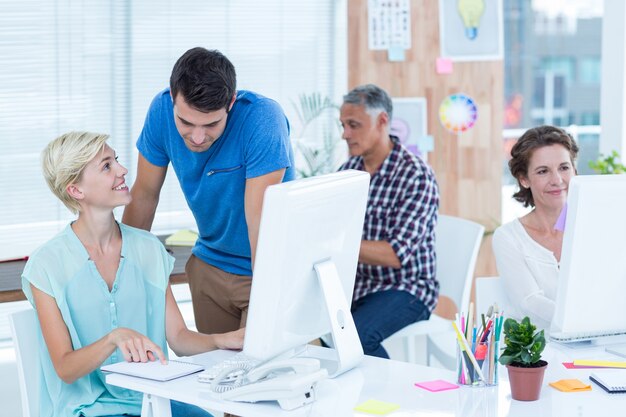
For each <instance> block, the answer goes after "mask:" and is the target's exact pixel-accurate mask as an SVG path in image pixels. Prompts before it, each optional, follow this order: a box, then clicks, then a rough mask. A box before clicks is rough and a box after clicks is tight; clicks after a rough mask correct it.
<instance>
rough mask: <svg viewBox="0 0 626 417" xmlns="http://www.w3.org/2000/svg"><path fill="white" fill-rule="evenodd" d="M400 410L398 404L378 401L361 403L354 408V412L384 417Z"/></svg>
mask: <svg viewBox="0 0 626 417" xmlns="http://www.w3.org/2000/svg"><path fill="white" fill-rule="evenodd" d="M398 408H400V406H399V405H398V404H393V403H386V402H384V401H378V400H367V401H365V402H364V403H361V404H359V405H357V406H356V407H354V411H360V412H362V413H367V414H376V415H378V416H383V415H385V414H389V413H391V412H392V411H395V410H397V409H398Z"/></svg>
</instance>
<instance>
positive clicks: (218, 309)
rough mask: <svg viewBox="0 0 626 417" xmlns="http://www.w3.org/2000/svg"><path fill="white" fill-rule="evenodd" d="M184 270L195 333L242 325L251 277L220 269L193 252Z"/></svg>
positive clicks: (246, 309) (246, 310)
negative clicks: (193, 317) (189, 293)
mask: <svg viewBox="0 0 626 417" xmlns="http://www.w3.org/2000/svg"><path fill="white" fill-rule="evenodd" d="M185 272H186V274H187V278H188V279H189V288H190V290H191V302H192V304H193V315H194V316H195V319H196V328H197V329H198V331H199V332H201V333H206V334H211V333H225V332H229V331H232V330H237V329H239V328H241V327H245V325H246V319H247V317H248V303H249V301H250V287H251V285H252V277H250V276H247V275H236V274H231V273H228V272H224V271H222V270H221V269H219V268H216V267H214V266H213V265H209V264H207V263H205V262H204V261H202V260H200V259H198V258H197V257H195V256H194V255H191V257H190V258H189V261H187V265H186V266H185Z"/></svg>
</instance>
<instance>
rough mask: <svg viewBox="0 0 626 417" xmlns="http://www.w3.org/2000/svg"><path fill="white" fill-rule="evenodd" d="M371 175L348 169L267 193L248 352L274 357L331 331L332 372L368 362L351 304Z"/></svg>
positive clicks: (250, 354) (264, 356) (244, 349)
mask: <svg viewBox="0 0 626 417" xmlns="http://www.w3.org/2000/svg"><path fill="white" fill-rule="evenodd" d="M369 178H370V176H369V174H367V173H365V172H362V171H354V170H347V171H340V172H337V173H333V174H328V175H321V176H317V177H311V178H305V179H301V180H296V181H291V182H286V183H282V184H278V185H273V186H270V187H268V188H267V190H266V192H265V197H264V201H263V212H262V216H261V225H260V230H259V238H258V243H257V251H256V259H255V265H254V273H253V279H252V290H251V293H250V306H249V309H248V320H247V324H246V336H245V341H244V348H243V351H244V354H246V355H247V356H251V357H253V358H256V359H260V360H268V359H271V358H274V357H276V356H277V355H279V354H281V353H283V352H286V351H290V350H293V349H294V348H298V347H300V346H305V345H306V344H307V343H309V342H311V341H312V340H314V339H317V338H319V337H320V336H322V335H325V334H328V333H331V334H332V335H333V342H334V345H335V349H336V357H335V360H333V361H331V362H332V363H328V362H327V363H325V367H327V368H329V369H328V371H329V375H331V376H335V375H338V374H340V373H342V372H345V371H346V370H348V369H351V368H352V367H354V366H356V365H357V364H358V363H359V361H360V360H361V359H362V357H363V349H362V347H361V343H360V341H359V338H358V334H357V332H356V328H355V326H354V321H353V319H352V315H351V313H350V304H351V301H352V292H353V289H354V280H355V276H356V268H357V262H358V256H359V248H360V244H361V236H362V232H363V222H364V218H365V209H366V205H367V196H368V190H369Z"/></svg>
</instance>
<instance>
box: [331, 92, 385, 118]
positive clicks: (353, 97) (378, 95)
mask: <svg viewBox="0 0 626 417" xmlns="http://www.w3.org/2000/svg"><path fill="white" fill-rule="evenodd" d="M343 103H344V104H353V105H355V106H364V107H365V111H366V112H368V113H370V114H371V115H372V116H373V115H374V112H381V111H384V112H386V113H387V115H389V120H391V116H392V113H393V104H392V103H391V98H390V97H389V94H387V92H386V91H385V90H383V89H382V88H380V87H379V86H377V85H374V84H365V85H360V86H358V87H355V88H354V89H352V91H350V92H349V93H348V94H346V95H345V96H343ZM376 114H378V113H376Z"/></svg>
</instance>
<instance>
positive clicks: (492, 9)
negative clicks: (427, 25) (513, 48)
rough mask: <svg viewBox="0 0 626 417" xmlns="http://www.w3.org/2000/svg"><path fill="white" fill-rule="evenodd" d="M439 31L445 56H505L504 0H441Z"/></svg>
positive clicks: (455, 58)
mask: <svg viewBox="0 0 626 417" xmlns="http://www.w3.org/2000/svg"><path fill="white" fill-rule="evenodd" d="M439 31H440V33H439V38H440V41H441V56H442V57H445V58H449V59H451V60H453V61H493V60H501V59H503V54H504V52H503V51H504V47H503V28H502V0H439Z"/></svg>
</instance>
